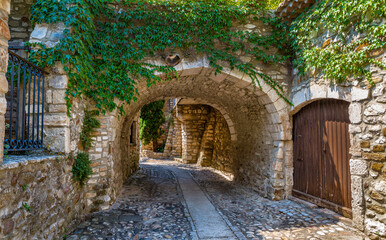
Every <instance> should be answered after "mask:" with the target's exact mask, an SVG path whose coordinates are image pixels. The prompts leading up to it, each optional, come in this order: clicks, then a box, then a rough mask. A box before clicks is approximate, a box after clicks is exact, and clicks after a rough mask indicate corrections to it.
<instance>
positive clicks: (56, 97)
mask: <svg viewBox="0 0 386 240" xmlns="http://www.w3.org/2000/svg"><path fill="white" fill-rule="evenodd" d="M65 96H66V90H53V91H52V103H53V104H65V103H66V100H65V99H64V98H65Z"/></svg>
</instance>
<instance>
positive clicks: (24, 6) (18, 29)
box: [9, 0, 34, 46]
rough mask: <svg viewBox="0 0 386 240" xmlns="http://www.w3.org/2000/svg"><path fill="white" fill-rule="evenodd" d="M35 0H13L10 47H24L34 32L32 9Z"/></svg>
mask: <svg viewBox="0 0 386 240" xmlns="http://www.w3.org/2000/svg"><path fill="white" fill-rule="evenodd" d="M33 2H34V0H12V1H11V14H10V15H9V27H10V30H11V40H10V45H13V46H15V45H16V46H23V45H24V43H25V42H27V41H28V40H29V37H30V35H31V32H32V25H31V21H30V15H31V14H30V8H31V6H32V4H33Z"/></svg>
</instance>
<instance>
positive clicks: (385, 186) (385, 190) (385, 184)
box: [371, 180, 386, 195]
mask: <svg viewBox="0 0 386 240" xmlns="http://www.w3.org/2000/svg"><path fill="white" fill-rule="evenodd" d="M371 187H372V188H373V190H375V191H378V192H380V193H381V194H383V195H386V181H385V180H381V181H376V182H374V183H372V185H371Z"/></svg>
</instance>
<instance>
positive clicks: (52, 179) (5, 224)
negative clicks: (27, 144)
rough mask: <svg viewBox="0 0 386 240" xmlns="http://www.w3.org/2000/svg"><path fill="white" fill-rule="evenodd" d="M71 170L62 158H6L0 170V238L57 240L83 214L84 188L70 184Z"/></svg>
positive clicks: (84, 204) (84, 207)
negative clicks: (27, 208) (28, 209)
mask: <svg viewBox="0 0 386 240" xmlns="http://www.w3.org/2000/svg"><path fill="white" fill-rule="evenodd" d="M71 169H72V161H70V160H68V159H67V158H65V157H62V156H29V157H23V156H20V157H10V158H9V159H7V163H6V164H4V165H2V166H1V167H0V229H2V230H0V238H1V239H58V238H59V237H60V236H61V234H62V233H63V232H64V230H65V228H66V227H68V226H70V225H71V224H72V223H74V222H73V221H74V219H79V218H80V217H81V216H82V215H83V214H86V213H87V208H86V200H85V194H86V191H85V190H86V188H82V187H80V185H79V183H77V182H73V180H72V172H71ZM23 188H24V189H23ZM23 204H25V206H29V207H30V211H27V210H26V209H25V207H23Z"/></svg>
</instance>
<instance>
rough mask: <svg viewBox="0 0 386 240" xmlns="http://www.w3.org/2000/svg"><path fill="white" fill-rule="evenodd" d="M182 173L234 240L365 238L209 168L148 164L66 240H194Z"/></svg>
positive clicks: (330, 217)
mask: <svg viewBox="0 0 386 240" xmlns="http://www.w3.org/2000/svg"><path fill="white" fill-rule="evenodd" d="M182 169H185V170H187V171H189V173H190V174H191V175H192V176H193V177H194V179H195V181H196V182H197V183H198V184H199V186H200V187H201V190H202V191H203V192H204V193H205V194H206V196H207V197H208V199H209V200H210V201H211V203H212V204H213V205H214V206H215V207H216V209H217V210H218V211H219V214H220V215H221V216H222V217H223V219H224V221H225V222H226V223H227V224H228V227H229V228H230V229H232V231H233V232H234V233H235V236H237V237H235V238H234V239H331V240H335V239H337V240H343V239H345V240H357V239H367V238H366V237H365V236H364V235H362V233H360V232H358V231H356V230H355V229H352V228H351V227H350V225H349V222H348V221H347V220H344V219H339V218H337V217H336V215H334V214H331V213H330V212H329V211H325V210H323V209H318V208H316V209H314V208H312V207H310V206H309V205H304V204H302V203H299V202H298V201H293V200H285V201H279V202H277V201H276V202H275V201H270V200H268V199H265V198H262V197H260V196H259V195H258V194H256V193H255V192H254V191H253V190H251V189H249V188H247V187H243V186H240V185H239V184H237V183H234V182H230V181H228V180H227V179H226V178H224V177H223V176H221V175H220V174H217V173H216V172H214V171H213V170H211V169H209V168H199V167H195V166H191V165H184V164H178V163H176V162H172V161H167V160H151V159H146V160H145V161H142V162H141V170H140V171H139V172H137V173H136V174H135V175H134V176H133V177H131V178H130V180H129V181H128V182H127V183H125V185H124V189H123V191H122V193H121V195H120V197H119V198H118V200H117V202H116V203H115V204H114V205H113V207H112V208H111V209H110V210H107V211H102V212H97V213H94V214H91V215H90V216H88V217H87V219H86V220H85V221H84V222H82V223H81V224H80V225H78V228H77V229H76V230H74V231H73V232H72V234H71V235H70V236H69V237H68V238H67V240H80V239H81V240H86V239H135V240H140V239H143V240H145V239H197V234H196V230H197V229H196V227H195V224H194V221H192V218H191V216H190V214H189V211H188V210H187V207H186V203H185V200H184V198H183V194H182V192H181V188H180V187H179V184H178V181H177V180H176V174H175V173H176V172H178V171H181V170H182ZM177 175H178V174H177ZM177 177H178V176H177ZM213 239H218V238H213ZM227 239H231V238H227Z"/></svg>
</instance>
